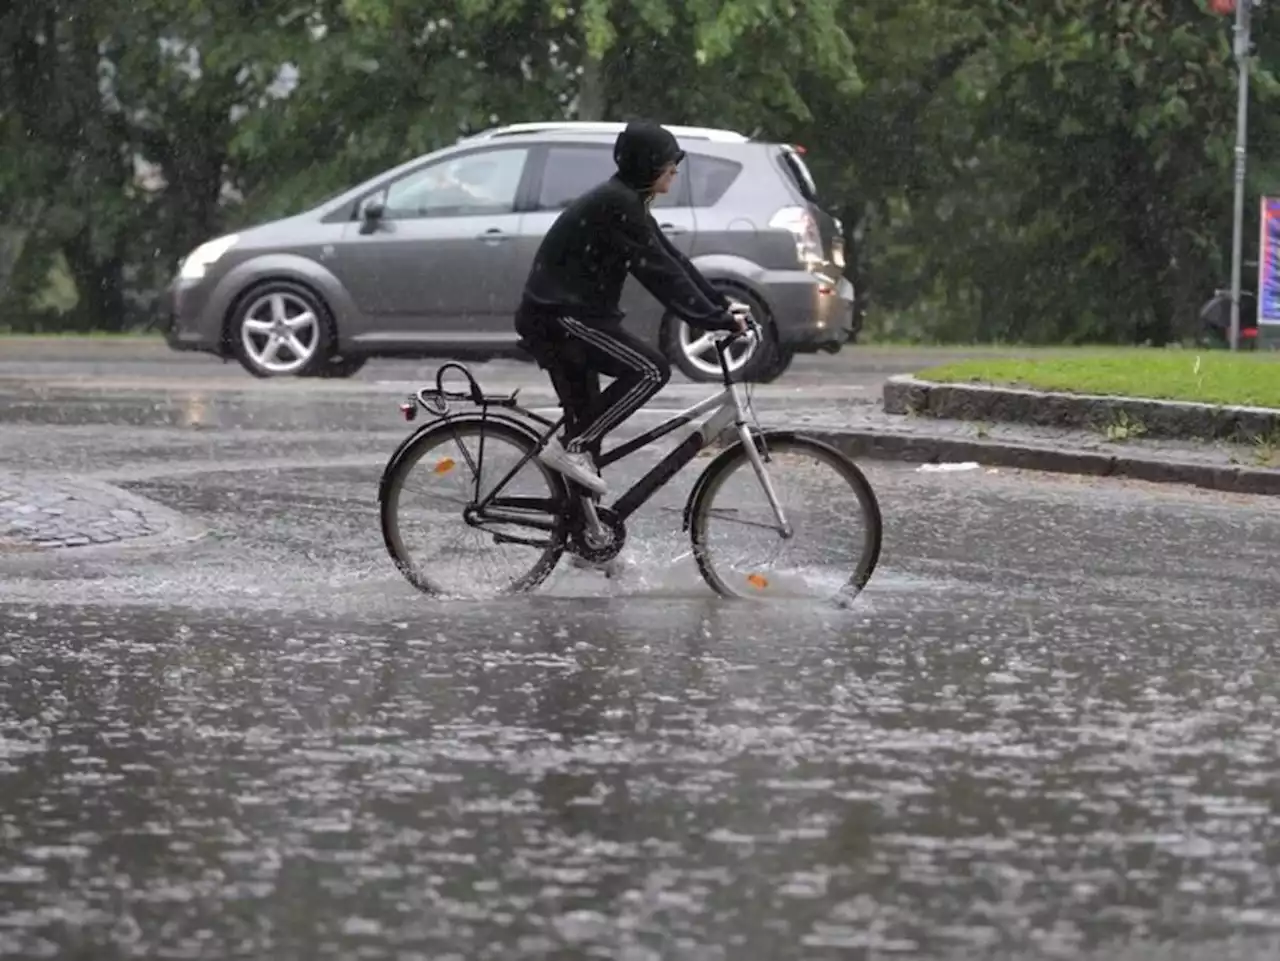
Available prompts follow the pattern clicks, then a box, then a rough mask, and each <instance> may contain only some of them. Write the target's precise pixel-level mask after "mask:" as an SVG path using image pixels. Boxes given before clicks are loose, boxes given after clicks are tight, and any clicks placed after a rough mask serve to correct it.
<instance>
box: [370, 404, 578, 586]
mask: <svg viewBox="0 0 1280 961" xmlns="http://www.w3.org/2000/svg"><path fill="white" fill-rule="evenodd" d="M536 443H537V442H536V439H535V438H534V437H532V436H530V435H528V434H527V433H526V432H525V431H523V430H520V429H518V428H517V427H514V426H512V425H509V424H504V423H501V422H496V421H492V420H490V421H488V422H486V423H481V422H480V421H479V419H477V420H466V419H455V420H453V421H451V422H446V423H442V424H440V425H439V426H437V427H434V428H432V429H430V430H428V431H426V432H425V433H423V434H422V436H421V437H419V438H418V439H417V440H415V441H413V442H412V443H411V444H410V445H409V446H408V448H407V449H405V450H404V451H403V452H402V453H401V454H400V455H399V456H398V457H397V458H395V459H393V460H392V462H391V463H390V464H389V465H388V466H387V471H386V475H385V478H384V480H383V488H382V491H383V493H382V505H381V506H382V536H383V540H384V541H385V542H386V545H387V550H388V552H389V553H390V554H391V557H392V559H393V560H394V561H395V562H396V566H397V567H398V568H399V569H400V572H401V573H402V574H404V576H405V577H406V578H407V579H408V581H409V583H411V584H413V586H414V587H416V588H418V589H419V590H421V591H423V592H425V593H427V594H437V595H443V596H447V597H487V596H495V595H501V594H516V593H522V592H525V591H530V590H533V589H534V588H535V587H537V586H538V585H539V584H541V583H542V582H543V581H544V580H546V578H547V576H548V575H549V574H550V573H551V572H552V570H554V569H555V566H556V564H557V563H558V562H559V560H560V556H561V554H562V553H563V552H564V545H565V538H566V536H567V533H568V532H567V521H566V520H565V493H564V484H563V483H562V482H561V481H560V480H559V479H558V478H557V477H556V476H555V475H554V474H553V473H552V472H551V471H550V470H549V469H548V468H547V467H546V466H545V465H543V464H542V462H541V461H539V460H538V459H537V458H536V457H528V458H527V459H526V455H528V454H529V453H530V452H531V451H533V450H535V449H536ZM521 461H524V463H521ZM517 466H519V469H518V470H516V471H515V473H514V475H511V477H510V479H509V480H507V481H506V483H503V479H504V478H507V477H508V475H510V474H511V471H512V470H513V469H514V468H516V467H517ZM499 484H502V489H501V490H500V491H498V496H497V497H496V498H495V499H494V506H493V508H492V510H491V512H488V513H484V514H482V515H481V516H479V517H474V516H473V517H471V519H470V520H468V510H469V508H474V506H475V505H476V504H477V503H479V502H480V501H481V500H482V499H484V498H485V497H486V495H488V494H490V493H492V492H493V491H494V489H495V488H496V487H497V486H498V485H499Z"/></svg>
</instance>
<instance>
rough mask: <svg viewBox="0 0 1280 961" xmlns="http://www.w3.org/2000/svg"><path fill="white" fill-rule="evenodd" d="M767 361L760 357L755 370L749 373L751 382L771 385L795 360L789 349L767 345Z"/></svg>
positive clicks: (793, 353)
mask: <svg viewBox="0 0 1280 961" xmlns="http://www.w3.org/2000/svg"><path fill="white" fill-rule="evenodd" d="M765 346H766V348H767V350H766V351H765V353H767V355H768V356H767V359H766V358H765V357H761V359H760V363H758V364H757V365H756V368H755V370H752V371H749V372H748V373H750V374H751V378H750V379H751V380H753V381H755V382H756V383H758V384H771V383H773V382H774V381H775V380H777V379H778V378H779V377H781V376H782V375H783V374H785V373H786V372H787V371H788V370H789V369H790V367H791V362H792V361H793V360H795V359H796V352H795V351H794V350H792V349H791V348H790V347H783V346H782V345H781V344H767V345H765Z"/></svg>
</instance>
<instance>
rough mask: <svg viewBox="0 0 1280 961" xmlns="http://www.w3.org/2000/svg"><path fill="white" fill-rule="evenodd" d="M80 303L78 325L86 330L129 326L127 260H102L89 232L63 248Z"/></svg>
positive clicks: (112, 257) (113, 258)
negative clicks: (125, 262) (125, 287)
mask: <svg viewBox="0 0 1280 961" xmlns="http://www.w3.org/2000/svg"><path fill="white" fill-rule="evenodd" d="M62 250H63V254H64V255H65V256H66V258H67V266H68V267H70V269H71V277H72V279H73V280H75V282H76V292H77V293H78V294H79V295H80V302H79V303H78V304H77V305H76V310H75V317H76V326H77V327H78V328H80V329H82V330H107V331H121V330H124V329H125V328H126V327H127V326H128V323H127V322H128V317H127V316H126V308H125V299H124V262H123V260H122V259H121V258H120V257H119V256H118V255H114V254H113V255H111V256H108V257H107V258H105V259H99V258H98V257H97V256H96V255H95V254H94V251H93V244H92V242H91V240H90V237H89V235H88V232H87V231H84V232H81V233H80V234H78V235H76V236H75V237H73V238H71V239H70V240H68V241H66V242H65V243H64V244H63V247H62Z"/></svg>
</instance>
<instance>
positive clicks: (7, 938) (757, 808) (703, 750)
mask: <svg viewBox="0 0 1280 961" xmlns="http://www.w3.org/2000/svg"><path fill="white" fill-rule="evenodd" d="M428 610H429V614H428V613H427V611H428ZM422 611H423V613H422V614H421V615H419V616H417V617H414V618H413V619H411V620H410V619H403V620H397V621H389V622H370V621H364V622H362V621H358V620H354V619H347V620H341V619H333V618H330V619H325V620H315V619H301V618H300V617H299V616H298V615H296V614H292V615H289V616H288V617H273V616H272V615H270V614H268V613H261V614H257V615H252V616H246V617H243V618H237V619H233V618H229V617H218V616H216V615H212V614H210V615H199V616H196V615H192V614H190V613H170V612H166V611H161V610H154V609H150V608H134V609H132V610H130V611H128V612H127V613H121V612H117V611H114V610H111V609H101V610H97V611H94V612H89V613H84V612H80V613H77V614H75V615H74V616H73V615H70V614H68V613H66V612H64V611H60V610H59V609H56V608H50V607H39V608H31V609H26V608H7V609H4V610H3V611H0V651H3V653H0V666H2V667H3V673H2V674H0V797H2V798H3V801H2V802H0V837H2V838H3V845H2V846H0V850H3V851H4V854H3V856H0V955H2V956H17V957H38V956H48V957H55V956H64V957H71V956H83V957H94V958H105V957H116V956H134V957H208V958H240V957H243V958H259V957H271V958H299V959H301V958H339V957H341V958H352V957H362V958H363V957H368V958H384V957H385V958H390V957H397V958H408V957H422V958H428V957H429V958H453V957H456V958H459V959H461V958H466V959H472V958H482V959H484V958H494V959H498V958H502V959H511V958H547V957H565V958H569V957H601V958H627V959H631V958H636V959H639V958H655V959H656V958H662V959H668V958H725V959H729V958H733V959H738V958H769V959H787V958H805V959H808V958H827V957H833V958H834V957H849V956H854V957H859V956H863V957H873V956H875V957H895V956H900V957H911V958H917V957H946V956H952V955H953V954H954V953H955V952H968V953H966V954H964V955H963V956H973V957H976V956H996V953H1000V954H1002V955H1003V956H1017V955H1008V954H1005V952H1006V951H1009V950H1014V949H1017V950H1026V951H1031V952H1032V953H1030V954H1027V955H1025V956H1029V957H1069V956H1076V954H1075V952H1077V951H1078V950H1082V949H1084V948H1087V947H1090V946H1094V945H1097V944H1114V943H1117V942H1118V941H1133V940H1135V939H1136V940H1138V941H1143V942H1146V941H1156V940H1160V939H1169V938H1178V937H1184V938H1192V937H1193V938H1195V939H1205V938H1212V937H1223V936H1226V935H1227V934H1229V933H1232V932H1236V933H1243V934H1250V933H1255V934H1256V933H1260V932H1263V931H1265V930H1266V929H1274V928H1276V927H1278V926H1280V912H1277V910H1276V908H1275V905H1276V904H1277V903H1280V898H1278V897H1277V891H1276V884H1277V882H1276V880H1275V879H1276V877H1277V875H1276V870H1275V867H1276V864H1277V862H1278V861H1280V856H1278V855H1280V846H1278V842H1280V830H1278V828H1280V815H1278V813H1277V810H1276V801H1275V792H1274V771H1275V769H1276V760H1277V758H1276V754H1277V747H1276V745H1277V738H1276V733H1277V732H1276V724H1275V720H1274V719H1275V716H1276V705H1277V700H1276V699H1277V696H1280V680H1277V677H1278V675H1277V673H1276V670H1275V668H1276V663H1275V658H1274V655H1273V653H1272V651H1271V648H1270V645H1269V644H1265V643H1263V642H1262V641H1261V640H1258V641H1257V642H1250V641H1248V640H1245V639H1244V638H1246V637H1247V636H1248V632H1247V630H1245V629H1244V627H1243V626H1242V625H1237V627H1240V628H1241V629H1240V630H1238V631H1236V632H1235V633H1234V634H1233V635H1232V636H1234V637H1235V638H1236V640H1234V641H1230V642H1227V641H1221V642H1219V641H1215V640H1214V638H1221V637H1223V636H1224V635H1223V634H1222V633H1221V632H1220V631H1219V630H1217V629H1215V628H1216V627H1217V626H1219V622H1218V621H1215V622H1214V623H1213V624H1210V623H1209V621H1208V620H1207V619H1204V618H1201V617H1200V616H1199V615H1197V616H1196V617H1190V616H1187V615H1180V616H1178V617H1176V618H1175V617H1174V616H1172V615H1170V616H1169V617H1167V618H1165V619H1163V620H1154V619H1152V618H1150V617H1144V616H1142V615H1140V614H1138V613H1133V612H1125V611H1116V610H1111V611H1102V610H1093V611H1071V610H1063V611H1055V610H1053V609H1050V608H1034V607H1023V608H1017V607H1015V606H1013V605H1004V606H1002V607H1000V608H995V606H994V605H993V606H992V607H990V608H986V609H984V608H982V607H970V608H967V609H964V610H957V611H950V612H949V611H947V610H945V609H944V608H942V607H937V608H934V609H932V610H904V609H902V607H901V606H898V607H896V608H895V607H894V606H892V605H882V609H879V610H876V609H864V610H861V611H853V612H833V611H828V610H823V611H819V610H817V609H814V610H805V609H804V608H802V607H799V606H794V605H786V606H784V607H782V608H780V609H776V610H775V609H769V608H761V607H760V606H758V605H747V606H742V605H738V606H732V605H724V604H720V603H718V602H716V601H714V600H710V599H698V600H694V599H687V600H682V599H679V598H665V599H661V600H658V599H654V600H644V599H636V598H633V599H631V600H630V601H628V602H626V603H619V602H617V601H613V600H610V599H607V598H600V599H580V600H574V601H563V600H557V599H554V598H544V599H541V600H535V601H532V602H525V603H520V604H509V605H495V606H492V607H490V608H488V609H484V610H481V609H479V608H477V607H475V606H468V605H465V604H456V605H438V606H433V607H431V608H429V609H428V608H423V609H422ZM201 618H205V619H201ZM1205 618H1207V615H1205ZM1228 643H1229V646H1226V645H1227V644H1228ZM1220 644H1221V645H1223V646H1219V645H1220ZM1244 944H1245V946H1246V948H1248V950H1250V951H1253V950H1255V949H1256V951H1259V952H1262V947H1259V945H1261V944H1262V942H1261V941H1252V942H1244ZM1033 949H1034V950H1033ZM1215 950H1216V949H1215ZM77 952H78V953H77ZM850 952H853V953H852V954H851V953H850ZM858 952H861V953H858ZM955 956H961V955H959V954H957V955H955ZM1120 956H1137V955H1120ZM1144 956H1149V957H1153V958H1154V957H1174V956H1177V955H1172V954H1151V955H1144ZM1219 956H1222V957H1225V956H1227V955H1223V954H1220V955H1219ZM1238 956H1241V957H1244V956H1256V957H1270V956H1274V955H1273V954H1268V953H1266V952H1262V953H1257V954H1253V955H1249V954H1241V955H1238Z"/></svg>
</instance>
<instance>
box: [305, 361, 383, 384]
mask: <svg viewBox="0 0 1280 961" xmlns="http://www.w3.org/2000/svg"><path fill="white" fill-rule="evenodd" d="M368 359H369V358H368V357H333V358H330V360H329V363H327V364H325V365H324V366H323V367H319V368H317V369H316V370H314V371H307V372H304V373H302V374H299V375H298V376H300V377H326V378H335V379H336V378H342V377H351V376H353V375H355V374H358V373H359V372H360V370H361V368H363V367H364V365H365V363H366V362H367V361H368Z"/></svg>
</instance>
